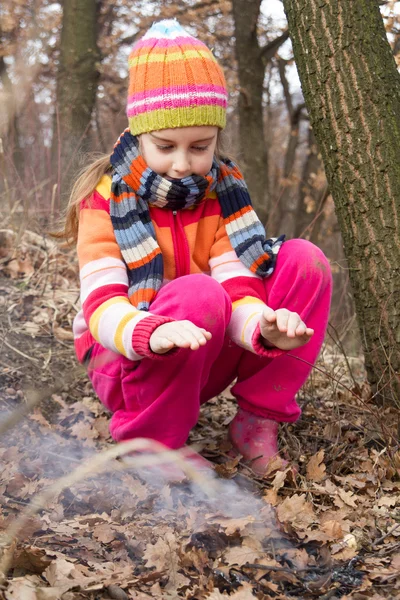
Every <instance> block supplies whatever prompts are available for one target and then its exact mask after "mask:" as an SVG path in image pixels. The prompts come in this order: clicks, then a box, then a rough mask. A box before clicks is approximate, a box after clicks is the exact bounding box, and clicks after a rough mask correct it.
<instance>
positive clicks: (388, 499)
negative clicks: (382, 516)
mask: <svg viewBox="0 0 400 600" xmlns="http://www.w3.org/2000/svg"><path fill="white" fill-rule="evenodd" d="M398 503H400V496H382V497H381V498H379V500H378V502H377V504H378V506H396V504H398Z"/></svg>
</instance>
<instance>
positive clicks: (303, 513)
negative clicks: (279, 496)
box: [276, 494, 316, 529]
mask: <svg viewBox="0 0 400 600" xmlns="http://www.w3.org/2000/svg"><path fill="white" fill-rule="evenodd" d="M276 511H277V515H278V519H279V520H280V522H281V523H286V522H288V523H290V525H292V527H294V528H295V529H306V528H307V527H308V525H310V524H311V523H314V522H315V521H316V517H315V514H314V510H313V507H312V504H311V503H310V502H307V501H306V495H305V494H302V495H298V494H295V495H294V496H288V497H287V498H285V500H284V501H283V502H282V504H280V505H279V506H278V508H277V509H276Z"/></svg>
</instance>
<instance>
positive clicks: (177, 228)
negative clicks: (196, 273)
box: [172, 210, 189, 277]
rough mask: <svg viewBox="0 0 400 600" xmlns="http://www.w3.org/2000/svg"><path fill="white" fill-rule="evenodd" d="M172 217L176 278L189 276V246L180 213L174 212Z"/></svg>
mask: <svg viewBox="0 0 400 600" xmlns="http://www.w3.org/2000/svg"><path fill="white" fill-rule="evenodd" d="M172 215H173V222H174V231H173V235H172V239H173V241H174V254H175V269H176V277H182V275H189V261H188V256H189V245H188V241H187V239H186V235H185V231H184V229H183V225H182V217H181V214H180V212H178V211H177V210H173V211H172Z"/></svg>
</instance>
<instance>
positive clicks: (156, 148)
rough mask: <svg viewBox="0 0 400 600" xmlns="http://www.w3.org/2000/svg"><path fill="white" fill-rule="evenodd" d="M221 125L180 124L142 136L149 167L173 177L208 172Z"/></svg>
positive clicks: (142, 150) (180, 177) (163, 174)
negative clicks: (188, 125)
mask: <svg viewBox="0 0 400 600" xmlns="http://www.w3.org/2000/svg"><path fill="white" fill-rule="evenodd" d="M217 136H218V127H208V126H204V127H203V126H202V127H179V128H176V129H162V130H160V131H152V132H151V133H142V135H141V136H140V150H141V153H142V155H143V158H144V159H145V161H146V162H147V164H148V166H149V167H150V169H152V170H153V171H155V172H156V173H158V175H162V176H164V177H168V178H171V179H183V178H184V177H187V176H188V175H203V176H204V175H207V173H208V172H209V171H210V169H211V165H212V162H213V157H214V151H215V146H216V143H217Z"/></svg>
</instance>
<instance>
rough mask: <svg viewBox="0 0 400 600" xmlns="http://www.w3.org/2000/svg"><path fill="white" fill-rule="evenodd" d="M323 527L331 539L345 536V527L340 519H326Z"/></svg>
mask: <svg viewBox="0 0 400 600" xmlns="http://www.w3.org/2000/svg"><path fill="white" fill-rule="evenodd" d="M321 529H322V531H323V532H324V533H326V535H327V536H328V538H329V539H331V540H340V539H341V538H342V537H343V529H342V526H341V524H340V523H339V522H338V521H325V523H323V524H322V526H321Z"/></svg>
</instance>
